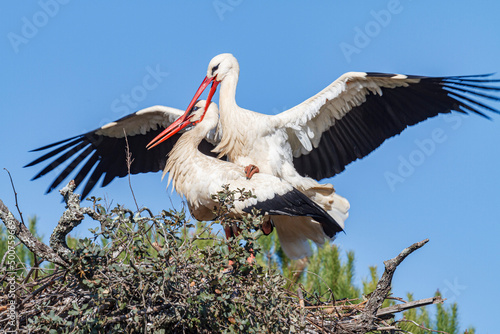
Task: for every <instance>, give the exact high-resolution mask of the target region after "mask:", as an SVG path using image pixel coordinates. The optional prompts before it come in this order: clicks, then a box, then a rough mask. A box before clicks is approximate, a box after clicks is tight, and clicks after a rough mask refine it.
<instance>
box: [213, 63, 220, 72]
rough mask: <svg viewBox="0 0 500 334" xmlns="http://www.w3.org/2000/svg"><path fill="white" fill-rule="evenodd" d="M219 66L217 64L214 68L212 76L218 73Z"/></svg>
mask: <svg viewBox="0 0 500 334" xmlns="http://www.w3.org/2000/svg"><path fill="white" fill-rule="evenodd" d="M219 65H220V64H217V65H215V66H214V67H212V75H214V72H215V71H217V70H218V69H219Z"/></svg>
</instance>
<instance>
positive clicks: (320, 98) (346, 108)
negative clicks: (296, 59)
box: [156, 53, 500, 210]
mask: <svg viewBox="0 0 500 334" xmlns="http://www.w3.org/2000/svg"><path fill="white" fill-rule="evenodd" d="M238 76H239V65H238V61H237V60H236V58H235V57H234V56H233V55H231V54H228V53H225V54H220V55H218V56H216V57H214V58H213V59H212V60H211V61H210V63H209V65H208V70H207V75H206V77H205V79H204V80H203V82H202V84H201V85H200V87H199V89H198V91H197V92H196V94H195V96H194V98H193V100H192V101H191V103H190V107H191V106H192V105H193V104H194V102H195V101H196V100H197V99H198V98H199V96H200V95H201V94H202V93H203V91H204V90H205V89H206V87H208V85H209V84H210V83H212V87H211V89H210V93H209V95H208V98H207V100H208V101H210V100H211V98H212V96H213V94H214V93H215V90H216V89H217V86H218V85H219V84H220V93H219V94H220V95H219V109H220V110H219V112H220V123H221V127H222V139H221V141H220V142H219V143H218V145H217V147H216V148H215V152H219V153H220V154H221V155H226V156H227V157H228V158H229V160H230V161H232V162H235V163H237V164H239V165H241V166H247V165H256V166H257V167H258V168H259V169H260V172H264V173H268V174H272V175H276V176H278V177H280V178H283V179H284V180H286V181H288V182H290V183H291V184H292V185H294V187H296V188H298V189H300V190H301V191H304V192H305V193H306V194H308V195H310V196H312V198H314V199H315V201H317V202H318V203H321V204H325V205H323V207H325V208H326V204H328V203H327V202H326V199H333V200H334V202H335V201H336V199H335V198H332V197H331V196H332V194H333V187H331V190H332V192H331V193H330V195H329V192H328V185H320V184H318V183H317V182H316V181H315V180H314V179H316V180H321V179H324V178H328V177H331V176H334V175H335V174H338V173H340V172H342V171H343V170H344V169H345V167H346V165H348V164H349V163H351V162H352V161H354V160H356V159H361V158H363V157H365V156H366V155H368V154H369V153H370V152H372V151H373V150H375V149H376V148H377V147H378V146H380V145H381V144H382V143H383V142H384V141H385V140H386V139H388V138H390V137H393V136H395V135H397V134H399V133H401V131H403V130H404V129H405V128H406V127H408V126H410V125H413V124H416V123H419V122H421V121H423V120H425V119H427V118H430V117H433V116H436V115H438V114H441V113H449V112H451V111H452V110H455V111H459V112H462V113H468V112H472V113H476V114H479V115H481V116H484V117H488V116H487V115H485V114H484V113H483V111H490V112H495V113H499V111H498V110H497V109H494V108H492V107H490V106H488V105H486V104H484V103H482V102H480V101H478V98H482V99H488V100H493V101H499V100H500V98H499V96H498V92H499V91H500V87H493V86H490V85H488V83H491V82H499V81H500V80H497V79H488V78H484V77H487V76H489V75H473V76H450V77H423V76H412V75H401V74H385V73H364V72H349V73H346V74H344V75H342V76H341V77H340V78H338V79H337V80H335V81H334V82H333V83H332V84H330V85H329V86H327V87H326V88H325V89H323V90H322V91H321V92H319V93H318V94H316V95H314V96H312V97H310V98H309V99H307V100H306V101H304V102H302V103H301V104H299V105H297V106H295V107H293V108H291V109H289V110H286V111H284V112H282V113H280V114H278V115H265V114H260V113H256V112H253V111H251V110H247V109H244V108H241V107H239V106H238V105H237V103H236V100H235V95H236V86H237V83H238ZM488 92H490V94H488ZM492 93H493V94H496V95H491V94H492ZM190 107H188V110H189V108H190ZM183 117H185V115H184V116H183ZM161 137H162V135H161V134H160V135H159V136H158V137H157V138H156V140H159V139H161ZM248 176H251V175H248ZM318 192H319V193H321V192H322V195H324V196H323V197H324V198H323V200H322V199H321V198H320V197H321V196H318V195H317V194H318ZM338 202H339V201H338V200H337V204H339V206H340V207H341V210H342V207H344V209H345V207H348V204H346V203H338ZM342 204H344V205H342ZM334 205H335V204H334Z"/></svg>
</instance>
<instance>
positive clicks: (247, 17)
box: [0, 0, 500, 333]
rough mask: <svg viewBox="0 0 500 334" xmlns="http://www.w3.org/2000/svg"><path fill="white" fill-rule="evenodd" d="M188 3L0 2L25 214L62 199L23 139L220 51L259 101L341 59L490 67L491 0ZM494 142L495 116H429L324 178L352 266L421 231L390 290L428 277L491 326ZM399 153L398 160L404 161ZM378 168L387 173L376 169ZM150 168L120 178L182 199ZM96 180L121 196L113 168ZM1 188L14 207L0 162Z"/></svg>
mask: <svg viewBox="0 0 500 334" xmlns="http://www.w3.org/2000/svg"><path fill="white" fill-rule="evenodd" d="M200 3H201V2H199V1H178V2H174V1H159V0H152V1H147V2H141V3H139V2H133V3H129V2H127V3H125V2H123V1H117V0H114V1H111V0H110V1H106V2H105V3H99V5H92V4H90V3H87V2H77V1H69V0H64V1H63V0H42V1H39V2H30V3H26V2H21V1H18V2H14V1H10V2H8V4H7V3H4V4H3V8H2V14H1V16H2V19H1V20H0V36H1V38H0V57H1V58H0V59H1V62H0V72H1V73H2V74H1V76H0V92H1V93H0V94H1V98H0V110H1V111H2V122H1V123H0V142H1V143H2V145H1V146H0V167H1V168H7V169H9V170H10V172H11V173H12V175H13V178H14V181H15V185H16V187H17V191H18V194H19V202H20V206H21V209H22V211H23V213H24V215H25V218H27V217H29V216H32V215H35V214H36V215H37V216H38V217H39V222H40V227H41V229H42V231H43V233H44V234H45V237H46V239H48V236H49V235H50V233H51V231H52V229H53V228H54V227H55V225H56V223H57V220H58V219H59V217H60V215H61V214H62V212H63V211H64V206H63V204H61V203H60V195H59V194H58V193H57V192H54V193H52V194H50V195H44V191H45V190H46V188H47V187H48V186H49V184H50V183H51V181H52V179H53V175H48V176H46V177H44V178H42V179H40V180H37V181H34V182H31V181H29V180H30V179H31V177H32V176H33V175H35V173H37V172H38V171H39V169H38V168H28V169H26V168H22V166H23V165H25V164H26V163H28V162H30V161H31V160H33V159H34V158H36V157H38V156H39V155H37V154H35V153H28V151H29V150H31V149H34V148H37V147H40V146H42V145H45V144H48V143H52V142H54V141H58V140H60V139H64V138H67V137H70V136H73V135H77V134H80V133H83V132H86V131H89V130H92V129H94V128H96V127H98V126H100V125H103V124H104V123H106V122H108V121H111V120H114V119H117V118H119V117H122V116H123V115H124V114H128V113H131V112H134V111H136V110H137V109H141V108H144V107H148V106H151V105H155V104H163V105H168V106H172V107H177V108H185V107H186V106H187V104H188V102H189V100H190V99H191V97H192V96H193V94H194V92H195V90H196V88H197V87H198V85H199V84H200V82H201V80H202V79H203V77H204V75H205V73H206V68H207V65H208V62H209V60H210V59H211V58H212V57H213V56H215V55H217V54H219V53H222V52H230V53H233V54H234V55H235V56H236V57H237V58H238V60H239V62H240V67H241V71H240V85H239V87H238V92H237V101H238V103H239V105H241V106H243V107H245V108H248V109H252V110H256V111H259V112H262V113H268V114H275V113H278V112H281V111H282V110H285V109H287V108H290V107H292V106H294V105H296V104H298V103H300V102H302V101H303V100H305V99H307V98H308V97H310V96H312V95H314V94H315V93H317V92H318V91H320V90H321V89H323V88H324V87H325V86H326V85H328V84H329V83H330V82H332V81H333V80H335V79H336V78H337V77H338V76H339V75H341V74H342V73H344V72H347V71H379V72H397V73H407V74H420V75H437V76H440V75H456V74H479V73H491V72H499V71H500V21H499V19H498V13H500V3H499V2H496V1H483V2H481V3H474V4H472V2H465V1H453V2H452V1H446V2H443V1H440V2H438V1H410V0H401V1H394V0H384V1H371V2H370V3H367V2H360V1H328V2H326V1H325V2H305V1H301V2H297V1H295V2H294V1H275V2H273V3H272V4H270V3H269V2H264V1H248V0H246V1H245V0H220V1H219V0H217V1H206V2H203V4H200ZM54 4H57V6H56V5H54ZM151 72H153V73H155V75H151ZM495 78H500V75H499V74H496V75H495ZM127 96H128V98H127ZM217 100H218V99H217V98H216V99H215V101H217ZM495 106H496V107H497V108H499V107H500V106H499V105H498V104H496V105H495ZM499 143H500V116H494V117H493V120H492V121H488V120H485V119H482V118H479V117H475V116H471V117H468V118H458V117H451V118H444V117H438V118H435V119H432V120H430V121H427V122H425V123H423V124H420V125H418V126H415V127H413V128H411V129H409V130H406V131H405V132H404V133H403V134H402V135H400V136H398V137H396V138H395V139H392V140H389V141H388V142H386V143H385V144H384V145H383V146H382V147H381V148H379V149H378V150H376V151H375V152H373V153H372V154H371V155H369V156H368V157H367V158H365V159H363V160H361V161H357V162H355V163H353V164H352V165H350V166H348V168H347V169H346V171H345V172H343V173H342V174H341V175H338V176H337V177H335V178H333V179H331V180H328V182H332V183H333V184H334V185H335V187H336V189H337V191H338V192H339V193H340V194H342V195H343V196H345V197H347V198H348V199H349V201H350V203H351V214H350V217H349V219H348V220H347V222H346V234H345V235H341V236H340V237H339V238H338V241H337V244H338V245H339V246H340V247H341V248H342V249H344V250H354V251H355V254H356V268H357V276H356V279H357V281H358V282H361V280H362V279H363V278H365V277H367V276H368V270H367V268H368V266H370V265H377V266H378V267H379V269H380V270H379V272H380V271H381V269H382V268H383V263H382V262H383V261H384V260H387V259H389V258H392V257H394V256H395V255H396V254H398V253H399V252H400V251H401V250H402V249H403V248H404V247H406V246H408V245H410V244H411V243H413V242H417V241H420V240H423V239H425V238H429V239H430V242H429V243H428V244H427V245H426V246H425V247H424V248H423V249H421V250H419V251H418V252H416V253H415V254H413V255H412V256H411V257H410V258H408V259H407V260H406V261H405V262H404V263H403V264H402V265H401V267H400V268H399V269H398V271H397V273H396V276H395V279H394V293H395V295H398V296H402V297H404V296H405V294H406V292H409V291H413V292H414V293H415V298H425V297H430V296H432V295H433V294H434V292H435V291H436V289H439V290H441V291H442V292H443V294H444V296H445V297H446V298H449V300H451V301H457V302H458V303H459V307H460V322H461V325H462V327H463V328H465V327H466V326H469V325H474V326H475V327H476V328H477V329H478V330H479V333H495V332H496V328H497V326H496V325H497V323H496V319H495V317H494V316H493V315H494V314H489V315H488V313H489V312H491V313H492V312H494V310H496V308H497V301H498V300H499V299H500V289H499V288H498V286H499V285H498V279H497V278H498V276H499V274H500V272H499V267H500V266H499V257H500V246H499V245H498V237H499V235H500V209H499V208H500V205H499V203H500V190H499V189H500V178H499V177H498V174H499V170H500V150H499ZM424 144H426V145H427V146H422V145H424ZM422 147H425V149H424V148H422ZM404 161H408V162H410V161H411V162H410V163H411V164H412V165H411V167H408V166H406V169H404V168H405V167H403V165H404V164H406V163H405V162H404ZM402 164H403V165H402ZM390 173H392V175H399V176H400V178H398V180H399V181H400V182H397V183H391V182H388V181H387V175H390ZM160 176H161V174H159V173H157V174H152V175H141V176H136V177H134V178H133V179H132V182H133V186H134V190H135V194H136V197H137V199H138V201H139V204H142V205H148V206H149V207H150V208H151V209H152V210H153V211H155V212H158V211H160V210H161V209H162V208H170V207H171V206H172V205H174V206H180V199H179V197H178V196H177V195H175V194H171V191H170V189H169V190H168V191H166V190H165V187H166V182H163V183H160ZM401 181H402V182H401ZM93 194H94V195H98V196H101V197H106V198H107V199H109V200H113V203H121V204H125V205H128V206H129V207H133V201H132V197H131V194H130V191H129V190H128V183H127V180H126V179H120V180H115V181H114V182H113V183H112V184H111V185H110V186H108V187H106V188H97V189H96V190H94V192H93ZM0 198H1V199H2V200H3V201H4V202H5V203H6V204H7V205H8V206H9V207H10V209H11V210H15V205H14V198H13V193H12V191H11V187H10V181H9V179H8V176H7V173H5V171H3V170H0ZM89 227H90V226H88V225H87V226H84V227H82V228H80V229H79V231H80V232H79V233H81V234H84V233H85V230H86V229H87V228H89ZM92 227H93V226H92Z"/></svg>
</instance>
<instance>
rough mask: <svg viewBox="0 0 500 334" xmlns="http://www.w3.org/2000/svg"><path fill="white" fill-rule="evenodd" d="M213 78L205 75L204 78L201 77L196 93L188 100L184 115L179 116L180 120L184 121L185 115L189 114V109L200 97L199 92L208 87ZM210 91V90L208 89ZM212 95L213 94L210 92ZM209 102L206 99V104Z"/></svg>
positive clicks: (201, 92)
mask: <svg viewBox="0 0 500 334" xmlns="http://www.w3.org/2000/svg"><path fill="white" fill-rule="evenodd" d="M214 78H215V77H213V78H209V77H205V79H203V81H202V83H201V85H200V87H198V90H197V91H196V93H195V94H194V97H193V99H192V100H191V102H189V105H188V107H187V109H186V112H185V113H184V115H182V116H181V118H182V120H183V121H184V120H185V119H186V117H187V115H188V114H189V111H190V110H191V109H192V108H193V107H194V105H195V103H196V101H198V98H199V97H200V95H201V94H203V92H204V91H205V89H206V88H207V87H208V85H210V83H211V82H212V81H214ZM210 91H211V90H210ZM214 93H215V92H214ZM212 95H213V94H212ZM209 104H210V101H209V100H208V103H207V105H209Z"/></svg>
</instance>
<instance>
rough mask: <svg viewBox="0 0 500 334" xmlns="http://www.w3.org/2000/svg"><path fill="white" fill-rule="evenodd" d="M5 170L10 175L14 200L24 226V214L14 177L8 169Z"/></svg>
mask: <svg viewBox="0 0 500 334" xmlns="http://www.w3.org/2000/svg"><path fill="white" fill-rule="evenodd" d="M4 170H5V171H6V172H7V174H9V178H10V184H11V185H12V190H13V191H14V198H15V199H16V208H17V212H19V216H20V217H21V222H22V223H23V224H24V218H23V213H22V212H21V209H20V208H19V203H18V202H17V191H16V187H15V186H14V181H13V180H12V175H10V172H9V170H8V169H7V168H4Z"/></svg>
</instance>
